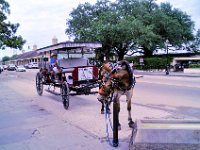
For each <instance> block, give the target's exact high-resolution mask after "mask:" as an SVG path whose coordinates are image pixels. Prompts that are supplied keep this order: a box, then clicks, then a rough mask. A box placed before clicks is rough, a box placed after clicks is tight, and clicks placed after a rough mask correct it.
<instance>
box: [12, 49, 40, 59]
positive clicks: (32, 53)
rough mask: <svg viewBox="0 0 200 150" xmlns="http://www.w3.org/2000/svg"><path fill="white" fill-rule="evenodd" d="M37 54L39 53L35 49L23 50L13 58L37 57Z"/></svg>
mask: <svg viewBox="0 0 200 150" xmlns="http://www.w3.org/2000/svg"><path fill="white" fill-rule="evenodd" d="M39 55H40V54H39V53H37V51H30V52H25V53H23V54H20V55H17V56H16V58H15V60H20V59H28V58H33V57H37V56H39Z"/></svg>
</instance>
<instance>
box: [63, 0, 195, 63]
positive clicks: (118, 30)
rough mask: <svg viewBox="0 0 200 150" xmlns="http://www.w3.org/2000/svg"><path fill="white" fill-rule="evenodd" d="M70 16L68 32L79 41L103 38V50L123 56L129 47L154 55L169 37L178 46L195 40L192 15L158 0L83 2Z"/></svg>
mask: <svg viewBox="0 0 200 150" xmlns="http://www.w3.org/2000/svg"><path fill="white" fill-rule="evenodd" d="M70 16H71V19H68V22H67V29H66V34H69V35H72V36H74V37H75V40H79V41H101V42H102V43H103V48H102V52H103V54H104V55H109V54H110V53H112V52H113V51H114V52H115V53H117V55H118V56H119V60H121V59H123V58H124V55H125V54H127V52H129V51H131V52H132V54H133V53H137V52H140V53H143V54H144V55H145V56H152V54H153V52H154V51H155V50H156V49H157V48H160V49H164V47H165V42H166V40H167V39H168V40H169V42H170V44H171V45H172V46H173V47H177V48H178V47H181V46H182V44H187V43H189V42H191V41H192V40H194V36H193V34H192V31H193V29H194V23H193V22H192V21H191V18H190V16H188V15H187V14H186V13H184V12H182V11H181V10H179V9H172V6H171V5H170V4H169V3H161V5H157V4H156V3H155V0H116V1H115V2H110V1H108V0H99V1H97V2H96V4H94V5H91V4H89V3H85V4H81V5H79V6H78V7H77V8H76V9H74V10H73V11H72V12H71V14H70Z"/></svg>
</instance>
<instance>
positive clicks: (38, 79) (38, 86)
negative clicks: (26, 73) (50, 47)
mask: <svg viewBox="0 0 200 150" xmlns="http://www.w3.org/2000/svg"><path fill="white" fill-rule="evenodd" d="M36 89H37V93H38V95H40V96H41V95H42V93H43V83H42V74H41V73H40V72H38V73H37V74H36Z"/></svg>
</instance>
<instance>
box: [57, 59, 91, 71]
mask: <svg viewBox="0 0 200 150" xmlns="http://www.w3.org/2000/svg"><path fill="white" fill-rule="evenodd" d="M58 65H59V66H60V67H61V68H63V69H68V68H74V67H78V66H89V65H91V64H90V63H89V61H88V59H85V58H68V59H61V60H58Z"/></svg>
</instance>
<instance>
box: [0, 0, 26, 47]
mask: <svg viewBox="0 0 200 150" xmlns="http://www.w3.org/2000/svg"><path fill="white" fill-rule="evenodd" d="M0 8H1V9H0V48H1V49H5V48H6V47H11V48H16V49H22V46H23V44H24V43H25V40H23V38H22V37H21V36H16V35H15V34H16V32H17V29H18V27H19V24H18V23H17V24H12V23H11V22H6V20H7V15H9V14H10V9H9V3H8V2H6V1H4V0H0Z"/></svg>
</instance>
